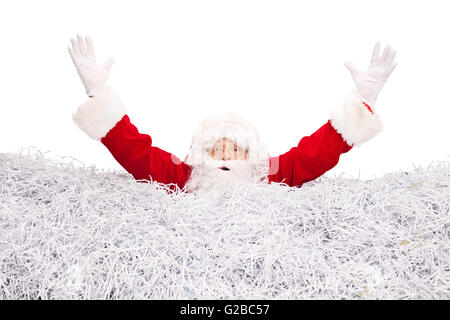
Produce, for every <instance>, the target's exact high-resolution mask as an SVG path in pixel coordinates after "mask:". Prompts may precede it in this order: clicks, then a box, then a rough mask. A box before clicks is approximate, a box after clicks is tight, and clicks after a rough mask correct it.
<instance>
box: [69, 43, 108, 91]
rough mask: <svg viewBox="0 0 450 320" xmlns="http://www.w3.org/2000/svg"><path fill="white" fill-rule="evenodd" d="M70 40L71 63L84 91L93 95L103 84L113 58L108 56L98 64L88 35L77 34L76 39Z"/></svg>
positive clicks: (106, 78)
mask: <svg viewBox="0 0 450 320" xmlns="http://www.w3.org/2000/svg"><path fill="white" fill-rule="evenodd" d="M71 41H72V47H70V46H69V53H70V56H71V57H72V61H73V64H74V65H75V68H77V72H78V75H79V76H80V78H81V82H83V84H84V87H85V88H86V93H87V94H88V96H93V95H95V92H96V91H98V90H100V89H102V88H103V87H104V86H105V84H106V81H107V80H108V78H109V72H110V70H111V67H112V65H113V64H114V59H112V58H110V59H108V60H107V61H106V62H105V63H104V64H103V65H98V64H97V61H96V60H95V55H94V47H93V45H92V40H91V38H90V37H89V36H87V37H86V38H83V37H82V36H81V35H77V39H74V38H72V39H71Z"/></svg>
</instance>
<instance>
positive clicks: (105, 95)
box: [69, 36, 192, 190]
mask: <svg viewBox="0 0 450 320" xmlns="http://www.w3.org/2000/svg"><path fill="white" fill-rule="evenodd" d="M69 52H70V55H71V57H72V60H73V62H74V64H75V67H76V68H77V71H78V74H79V75H80V78H81V80H82V82H83V84H84V86H85V89H86V93H87V94H88V95H89V96H90V99H88V100H87V101H86V102H85V103H83V104H82V105H81V106H79V107H78V109H77V110H76V112H75V113H74V114H73V121H74V122H75V124H76V125H77V126H78V127H79V128H80V129H81V130H83V131H84V132H85V133H86V134H87V135H88V136H89V137H91V138H92V139H94V140H98V141H100V142H102V143H103V144H104V145H105V146H106V147H107V148H108V150H109V151H110V152H111V154H112V155H113V157H114V158H115V159H116V160H117V161H118V162H119V163H120V165H121V166H122V167H123V168H124V169H125V170H127V171H128V172H129V173H130V174H132V175H133V177H134V178H135V179H136V180H154V181H158V182H161V183H164V184H173V185H172V186H171V187H170V188H171V189H172V190H173V189H175V185H176V186H178V187H179V188H180V189H182V188H183V187H184V185H185V183H186V181H187V180H188V178H189V176H190V173H191V170H192V169H191V167H190V166H189V165H187V164H185V163H184V162H182V161H180V160H179V159H178V158H177V157H176V156H174V155H173V154H171V153H169V152H166V151H164V150H162V149H160V148H158V147H155V146H153V145H152V139H151V137H150V136H149V135H147V134H142V133H139V131H138V129H137V128H136V127H135V126H134V125H133V124H132V123H131V122H130V118H129V117H128V115H127V111H126V109H125V107H124V105H123V103H122V101H121V99H120V97H119V96H118V94H117V93H116V92H115V91H114V90H113V89H112V88H110V87H105V84H106V81H107V79H108V77H109V71H110V68H111V66H112V63H113V60H112V59H110V60H108V61H109V62H107V63H105V64H104V65H103V66H99V65H98V64H97V63H96V61H95V57H94V50H93V46H92V41H91V40H90V38H83V37H81V36H78V37H77V39H72V47H69Z"/></svg>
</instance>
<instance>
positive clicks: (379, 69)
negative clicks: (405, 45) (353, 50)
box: [345, 42, 397, 106]
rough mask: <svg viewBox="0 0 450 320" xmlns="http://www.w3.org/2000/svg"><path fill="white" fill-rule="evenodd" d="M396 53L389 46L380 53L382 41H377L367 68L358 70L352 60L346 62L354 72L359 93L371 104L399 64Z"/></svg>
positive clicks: (353, 75)
mask: <svg viewBox="0 0 450 320" xmlns="http://www.w3.org/2000/svg"><path fill="white" fill-rule="evenodd" d="M395 54H396V52H395V51H394V50H392V48H391V47H390V46H387V47H386V48H384V50H383V53H382V54H381V55H380V42H377V44H376V45H375V48H374V49H373V53H372V59H371V61H370V65H369V68H368V69H367V70H364V71H362V70H358V69H357V68H356V67H355V66H354V65H353V64H352V63H351V62H349V61H347V62H345V66H346V67H347V68H348V70H350V72H351V73H352V77H353V81H354V82H355V84H356V88H357V89H358V93H359V94H360V95H361V97H362V98H363V99H364V100H365V102H366V103H368V104H369V105H371V106H373V105H374V103H375V100H376V99H377V96H378V93H380V91H381V88H383V85H384V84H385V83H386V81H387V79H388V78H389V76H390V75H391V73H392V71H394V69H395V67H396V66H397V64H396V63H395V62H394V59H395Z"/></svg>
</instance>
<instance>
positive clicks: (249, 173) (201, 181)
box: [186, 157, 258, 192]
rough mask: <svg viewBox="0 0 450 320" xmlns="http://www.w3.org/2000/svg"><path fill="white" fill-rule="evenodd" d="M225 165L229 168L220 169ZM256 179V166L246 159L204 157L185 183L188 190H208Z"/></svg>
mask: <svg viewBox="0 0 450 320" xmlns="http://www.w3.org/2000/svg"><path fill="white" fill-rule="evenodd" d="M224 166H225V167H227V168H229V169H230V170H228V171H227V170H223V169H220V168H221V167H224ZM253 180H254V181H257V180H258V174H257V170H256V167H255V166H254V165H252V164H250V163H249V162H248V161H247V160H229V161H223V160H215V159H212V158H210V157H205V158H204V161H203V164H202V165H201V166H197V167H194V168H193V170H192V173H191V178H190V180H189V181H188V182H187V184H186V189H187V190H188V191H201V192H204V191H208V190H213V189H217V188H224V187H228V186H231V185H232V184H234V183H239V182H242V181H253Z"/></svg>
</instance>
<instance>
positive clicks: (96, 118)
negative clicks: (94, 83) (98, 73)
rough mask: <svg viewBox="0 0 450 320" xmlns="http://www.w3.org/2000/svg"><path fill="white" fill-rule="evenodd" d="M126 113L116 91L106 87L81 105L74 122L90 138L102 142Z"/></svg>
mask: <svg viewBox="0 0 450 320" xmlns="http://www.w3.org/2000/svg"><path fill="white" fill-rule="evenodd" d="M126 113H127V112H126V109H125V107H124V106H123V104H122V101H121V100H120V97H119V95H118V94H117V93H116V92H115V91H114V89H112V88H110V87H105V88H104V89H103V90H100V91H98V92H96V94H95V96H94V97H93V98H90V99H89V100H87V101H86V102H84V103H83V104H82V105H80V106H79V107H78V109H77V110H76V112H75V113H74V114H73V115H72V120H73V122H75V124H76V125H77V126H78V127H79V128H80V129H81V130H83V131H84V132H85V133H86V134H87V135H88V136H89V137H91V138H92V139H94V140H101V138H103V137H104V136H106V134H107V133H108V132H109V130H111V129H112V128H114V126H115V125H116V124H117V122H119V121H120V120H121V119H122V117H123V116H124V115H125V114H126Z"/></svg>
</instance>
